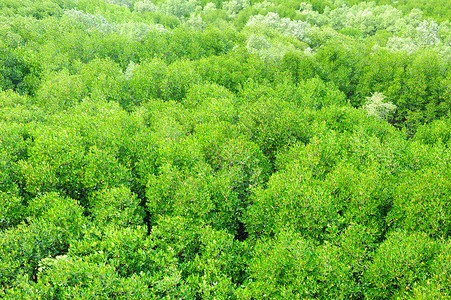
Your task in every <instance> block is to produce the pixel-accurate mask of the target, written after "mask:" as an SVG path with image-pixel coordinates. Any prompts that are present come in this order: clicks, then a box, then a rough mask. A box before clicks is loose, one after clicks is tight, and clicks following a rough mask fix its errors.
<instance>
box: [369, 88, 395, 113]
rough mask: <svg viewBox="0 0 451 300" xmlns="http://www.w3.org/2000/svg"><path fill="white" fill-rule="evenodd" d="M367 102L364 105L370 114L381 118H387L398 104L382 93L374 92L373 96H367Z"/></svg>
mask: <svg viewBox="0 0 451 300" xmlns="http://www.w3.org/2000/svg"><path fill="white" fill-rule="evenodd" d="M366 99H367V103H366V104H365V105H363V106H362V108H363V109H364V110H366V111H367V112H368V114H369V115H370V116H376V117H378V118H381V119H386V118H387V117H388V116H389V115H390V113H391V112H392V111H394V110H395V109H396V105H394V104H393V103H391V102H387V101H385V102H384V100H385V96H384V94H382V93H378V92H376V93H374V94H373V95H372V96H371V97H366Z"/></svg>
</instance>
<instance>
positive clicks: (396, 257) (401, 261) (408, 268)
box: [364, 231, 437, 299]
mask: <svg viewBox="0 0 451 300" xmlns="http://www.w3.org/2000/svg"><path fill="white" fill-rule="evenodd" d="M436 251H437V245H436V243H434V241H433V240H432V239H431V238H429V237H428V236H427V235H426V234H423V233H416V232H415V233H408V232H406V231H397V232H394V233H392V234H391V235H389V236H388V237H387V239H386V240H385V241H384V242H383V243H382V244H381V245H380V246H379V248H378V249H377V250H376V252H375V254H374V260H373V262H372V263H371V264H370V266H369V267H368V270H367V272H365V274H364V276H365V282H367V283H368V289H367V293H366V297H368V298H372V299H396V298H397V297H403V298H404V297H408V296H409V295H411V294H412V289H413V288H414V286H415V285H416V284H418V283H421V282H422V281H425V280H427V279H428V278H429V277H430V273H431V264H432V261H433V258H434V256H435V255H436Z"/></svg>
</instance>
